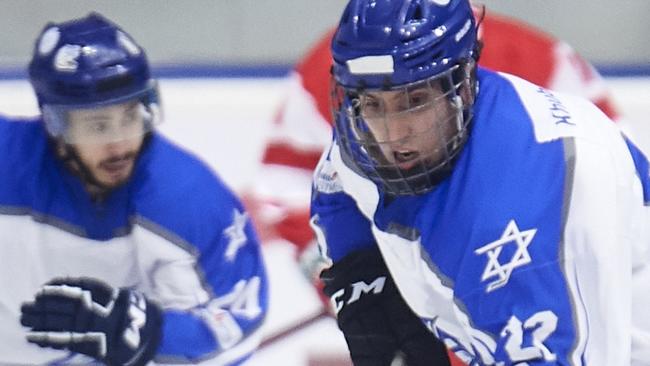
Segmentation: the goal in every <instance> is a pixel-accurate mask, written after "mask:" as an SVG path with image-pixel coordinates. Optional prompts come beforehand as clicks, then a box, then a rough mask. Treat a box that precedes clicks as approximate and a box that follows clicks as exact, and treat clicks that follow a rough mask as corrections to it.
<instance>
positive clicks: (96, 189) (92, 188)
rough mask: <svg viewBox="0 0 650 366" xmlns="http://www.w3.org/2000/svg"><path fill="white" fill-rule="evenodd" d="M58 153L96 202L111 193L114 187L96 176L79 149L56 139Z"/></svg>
mask: <svg viewBox="0 0 650 366" xmlns="http://www.w3.org/2000/svg"><path fill="white" fill-rule="evenodd" d="M55 144H56V154H57V157H58V158H59V159H60V160H61V162H63V165H64V166H65V167H66V168H67V169H68V170H69V171H70V172H71V173H72V174H74V175H75V176H77V177H78V178H79V179H80V180H81V183H82V184H83V186H84V188H85V189H86V191H87V192H88V194H90V196H91V198H92V200H93V201H94V202H101V201H103V200H104V198H105V197H106V196H107V195H108V194H109V193H110V191H111V190H112V189H113V187H109V186H107V185H105V184H103V183H101V182H100V181H98V180H97V178H95V176H94V175H93V173H92V172H91V171H90V169H88V167H87V166H86V164H84V163H83V162H82V161H81V158H80V157H79V154H78V153H77V149H75V147H74V146H72V145H70V144H66V143H64V142H63V141H61V140H56V141H55Z"/></svg>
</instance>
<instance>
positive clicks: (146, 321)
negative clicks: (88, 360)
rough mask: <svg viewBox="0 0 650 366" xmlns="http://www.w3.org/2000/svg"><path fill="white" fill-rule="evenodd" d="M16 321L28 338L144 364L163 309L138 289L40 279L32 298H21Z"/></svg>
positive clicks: (80, 280) (107, 360)
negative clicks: (25, 300)
mask: <svg viewBox="0 0 650 366" xmlns="http://www.w3.org/2000/svg"><path fill="white" fill-rule="evenodd" d="M21 311H22V316H21V318H20V323H21V324H22V325H24V326H27V327H30V328H31V329H30V331H29V332H28V333H27V340H28V341H29V342H32V343H36V344H38V345H39V346H41V347H51V348H56V349H67V350H70V351H72V352H77V353H81V354H84V355H88V356H90V357H93V358H95V359H97V360H99V361H102V362H104V363H106V364H107V365H111V366H113V365H145V364H146V363H147V362H149V361H150V360H151V359H153V357H154V355H155V352H156V349H157V347H158V343H159V340H160V329H161V323H162V312H161V310H160V309H159V308H158V306H156V305H155V304H153V303H151V302H149V301H147V299H146V298H145V297H144V296H143V295H142V294H140V293H138V292H136V291H133V290H129V289H119V290H118V289H113V288H111V287H110V286H108V285H107V284H105V283H103V282H101V281H98V280H94V279H90V278H60V279H54V280H52V281H50V282H48V283H47V284H45V285H44V286H43V287H41V289H40V290H39V292H38V293H37V294H36V297H35V299H34V302H28V303H23V305H22V307H21Z"/></svg>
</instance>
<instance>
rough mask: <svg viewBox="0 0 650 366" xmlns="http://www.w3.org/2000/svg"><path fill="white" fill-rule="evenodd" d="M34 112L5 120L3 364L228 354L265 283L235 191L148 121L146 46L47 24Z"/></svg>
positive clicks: (249, 324)
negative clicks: (24, 118)
mask: <svg viewBox="0 0 650 366" xmlns="http://www.w3.org/2000/svg"><path fill="white" fill-rule="evenodd" d="M29 76H30V80H31V83H32V85H33V87H34V91H35V93H36V97H37V100H38V103H39V106H40V110H41V112H42V116H41V117H39V118H36V119H34V120H27V121H12V120H10V119H6V118H1V119H0V146H2V152H3V154H2V155H3V156H2V161H1V162H0V175H1V176H2V177H3V183H2V185H1V186H0V228H1V231H2V236H1V239H0V242H1V245H0V258H2V261H3V270H4V271H5V275H3V276H1V278H0V288H2V292H1V294H0V323H1V324H2V327H0V364H3V365H9V364H10V365H36V364H39V365H41V364H48V365H55V364H56V365H66V364H74V365H80V364H91V363H92V364H96V363H97V361H99V362H101V363H104V364H107V365H144V364H146V363H148V362H149V361H151V360H154V359H155V361H159V362H165V363H167V362H169V363H176V362H183V363H187V362H192V363H198V362H201V361H203V360H209V362H210V364H211V365H235V364H240V363H241V362H243V360H245V359H246V358H247V357H248V356H249V355H250V353H251V352H252V351H253V350H254V348H255V347H256V344H257V342H258V338H259V337H258V336H257V333H258V331H257V330H258V328H259V326H260V324H261V322H262V319H263V318H264V316H265V314H266V310H267V291H268V289H267V279H266V274H265V269H264V265H263V261H262V258H261V256H260V248H259V245H258V240H257V237H256V234H255V233H254V231H253V228H252V225H251V223H250V222H249V220H248V217H247V214H246V212H245V211H244V210H243V208H242V205H241V204H240V202H239V201H238V199H237V198H236V197H235V196H234V195H233V194H232V193H231V192H230V191H229V190H228V189H227V188H226V186H225V185H224V184H223V183H222V182H221V180H220V179H219V178H218V177H217V176H216V175H215V174H214V173H213V172H212V171H211V170H210V169H209V168H208V167H207V166H206V165H204V164H203V163H202V162H200V161H199V160H198V159H197V158H195V157H193V156H192V155H190V154H188V153H187V152H184V151H182V150H181V149H179V148H178V147H176V146H175V145H173V144H172V143H171V142H169V141H168V140H167V139H165V138H163V137H162V136H161V135H160V134H158V133H157V132H156V130H155V128H154V126H155V125H156V123H158V122H159V121H160V117H161V111H160V104H159V98H158V92H157V88H156V82H155V81H154V80H153V79H152V78H151V76H150V71H149V66H148V62H147V58H146V55H145V51H144V50H143V49H142V48H141V47H140V46H139V45H137V44H136V43H135V42H134V40H133V39H132V38H131V37H130V36H129V35H128V34H127V33H126V32H124V31H123V30H121V29H120V28H119V27H118V26H117V25H115V24H114V23H112V22H111V21H109V20H107V19H105V18H104V17H102V16H101V15H99V14H96V13H91V14H89V15H88V16H86V17H84V18H81V19H76V20H71V21H68V22H63V23H59V24H52V23H51V24H48V25H47V26H46V27H45V28H44V30H43V32H42V33H41V34H40V36H39V37H38V39H37V41H36V44H35V47H34V53H33V58H32V60H31V63H30V64H29Z"/></svg>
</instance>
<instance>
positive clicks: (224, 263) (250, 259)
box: [156, 203, 268, 364]
mask: <svg viewBox="0 0 650 366" xmlns="http://www.w3.org/2000/svg"><path fill="white" fill-rule="evenodd" d="M225 219H226V222H230V224H229V225H226V226H223V227H222V228H221V230H220V231H219V235H217V237H215V238H214V242H213V243H212V244H211V245H208V246H207V247H206V248H207V249H206V250H204V251H202V252H201V254H200V257H199V261H198V266H199V267H200V269H201V272H202V273H203V275H204V277H205V278H204V280H205V281H206V283H207V285H208V286H207V287H209V288H210V289H211V290H212V292H213V293H212V294H211V295H212V298H211V299H210V300H209V301H208V302H207V303H206V304H205V305H202V306H199V307H196V308H194V309H191V310H189V311H179V310H175V309H169V310H167V311H166V312H165V315H164V323H163V324H164V329H163V338H162V342H161V345H160V347H159V351H158V357H157V358H156V360H163V361H166V362H167V361H174V362H178V361H184V362H187V361H191V362H196V361H199V360H203V359H208V358H218V359H219V361H220V362H224V364H237V363H238V362H239V361H241V360H243V359H245V358H247V357H248V356H250V354H251V353H252V351H253V350H254V349H255V347H256V346H257V343H258V341H259V337H257V336H256V333H257V332H256V331H257V330H258V328H259V327H260V325H261V324H262V321H263V319H264V316H265V314H266V312H267V309H268V285H267V278H266V273H265V269H264V263H263V261H262V256H261V253H260V246H259V243H258V239H257V236H256V234H255V232H254V230H253V227H252V224H251V221H250V220H249V218H248V215H247V213H246V212H245V211H244V210H243V208H242V207H241V205H239V203H237V204H236V205H233V206H232V207H231V211H230V218H228V217H225Z"/></svg>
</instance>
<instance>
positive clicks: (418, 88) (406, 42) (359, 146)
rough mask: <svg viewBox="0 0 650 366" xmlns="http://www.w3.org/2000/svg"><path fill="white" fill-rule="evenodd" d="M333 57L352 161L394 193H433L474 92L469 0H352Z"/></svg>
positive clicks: (460, 138) (337, 111)
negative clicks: (431, 191) (430, 191)
mask: <svg viewBox="0 0 650 366" xmlns="http://www.w3.org/2000/svg"><path fill="white" fill-rule="evenodd" d="M332 56H333V61H334V63H333V68H332V76H333V91H332V99H331V100H332V110H333V115H334V120H335V127H336V135H337V139H338V142H339V145H340V146H341V149H342V153H343V157H344V160H345V161H346V163H347V164H348V165H350V166H351V167H352V168H353V169H355V170H357V171H358V172H359V173H360V174H362V175H364V176H366V177H368V178H369V179H371V180H373V181H375V182H376V183H377V184H378V185H380V186H382V187H383V190H384V191H386V192H388V193H391V194H396V195H400V194H419V193H424V192H427V191H428V190H430V189H432V188H433V187H435V186H436V185H437V184H438V183H439V182H440V181H441V180H442V179H444V178H445V177H446V176H448V175H449V173H450V172H451V168H452V166H453V163H454V162H455V160H456V158H457V156H458V154H459V152H460V151H461V148H462V146H463V145H464V143H465V141H466V139H467V137H468V133H469V123H470V120H471V114H472V106H473V103H474V97H475V95H476V90H477V86H476V76H475V69H476V59H477V58H478V43H477V30H476V22H475V19H474V15H473V12H472V8H471V5H470V3H469V1H468V0H350V2H349V3H348V5H347V7H346V8H345V10H344V12H343V15H342V17H341V20H340V23H339V26H338V28H337V30H336V32H335V34H334V37H333V39H332ZM386 93H392V94H390V100H389V99H386V98H385V97H384V95H385V94H386ZM393 99H395V100H399V102H395V103H397V104H396V105H395V106H393V105H392V103H393V102H392V100H393ZM405 117H412V118H405ZM423 118H428V120H426V121H422V119H423ZM414 119H415V120H419V121H418V122H416V123H411V122H409V121H412V120H414ZM409 126H411V127H409ZM397 129H401V130H403V132H399V133H397V132H394V131H397ZM409 129H410V135H409V133H407V132H404V131H407V130H409ZM427 141H428V142H427ZM425 144H428V145H427V146H426V147H424V145H425Z"/></svg>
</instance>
